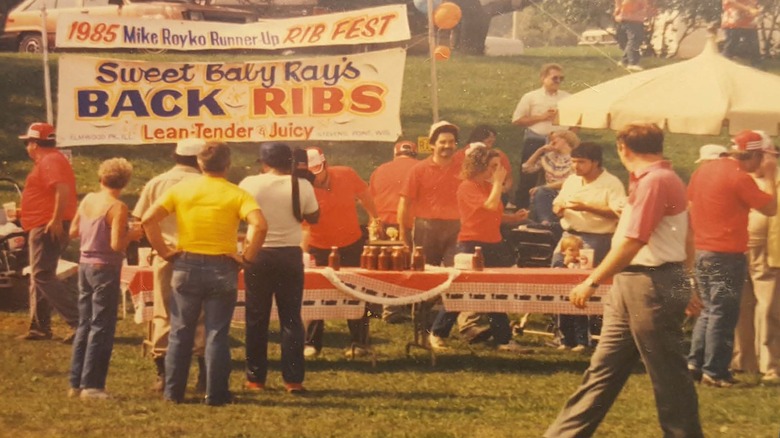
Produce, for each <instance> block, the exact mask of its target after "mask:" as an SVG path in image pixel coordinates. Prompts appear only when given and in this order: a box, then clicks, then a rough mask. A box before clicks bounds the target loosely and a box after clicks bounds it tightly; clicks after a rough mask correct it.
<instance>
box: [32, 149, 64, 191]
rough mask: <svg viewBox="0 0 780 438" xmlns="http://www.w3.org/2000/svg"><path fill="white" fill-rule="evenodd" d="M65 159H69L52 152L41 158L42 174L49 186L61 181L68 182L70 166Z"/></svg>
mask: <svg viewBox="0 0 780 438" xmlns="http://www.w3.org/2000/svg"><path fill="white" fill-rule="evenodd" d="M63 161H67V158H65V157H63V156H59V157H58V156H56V155H54V154H50V155H49V156H47V157H46V158H45V159H43V160H41V163H40V164H39V166H40V168H41V173H40V175H41V177H42V178H43V181H44V183H45V184H46V187H47V188H52V187H54V186H55V185H57V184H59V183H67V182H68V181H69V178H68V173H69V172H68V166H67V163H65V162H63Z"/></svg>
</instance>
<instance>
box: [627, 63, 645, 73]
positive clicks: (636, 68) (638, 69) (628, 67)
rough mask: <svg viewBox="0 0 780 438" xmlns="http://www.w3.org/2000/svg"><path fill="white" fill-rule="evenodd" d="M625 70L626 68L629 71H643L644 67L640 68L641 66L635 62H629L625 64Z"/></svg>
mask: <svg viewBox="0 0 780 438" xmlns="http://www.w3.org/2000/svg"><path fill="white" fill-rule="evenodd" d="M626 70H628V71H630V72H637V71H643V70H644V68H642V67H641V66H639V65H636V64H631V65H629V66H626Z"/></svg>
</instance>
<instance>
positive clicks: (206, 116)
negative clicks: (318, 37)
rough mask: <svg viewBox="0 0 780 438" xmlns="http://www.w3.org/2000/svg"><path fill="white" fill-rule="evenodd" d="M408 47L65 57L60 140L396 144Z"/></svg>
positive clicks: (85, 142)
mask: <svg viewBox="0 0 780 438" xmlns="http://www.w3.org/2000/svg"><path fill="white" fill-rule="evenodd" d="M405 61H406V52H405V50H403V49H390V50H383V51H378V52H369V53H363V54H355V55H341V56H330V57H316V58H309V59H289V60H279V61H267V62H245V63H235V64H233V63H223V62H214V63H201V62H178V63H160V62H142V61H128V60H116V59H100V58H93V57H85V56H76V55H62V56H61V57H60V63H59V66H60V68H59V71H60V74H59V91H58V101H59V111H58V117H57V144H58V145H60V146H79V145H95V144H139V143H171V142H176V141H178V140H181V139H183V138H190V137H198V138H202V139H206V140H219V141H227V142H248V141H269V140H363V141H395V140H396V139H397V138H398V136H399V135H400V134H401V120H400V105H401V89H402V82H403V73H404V65H405Z"/></svg>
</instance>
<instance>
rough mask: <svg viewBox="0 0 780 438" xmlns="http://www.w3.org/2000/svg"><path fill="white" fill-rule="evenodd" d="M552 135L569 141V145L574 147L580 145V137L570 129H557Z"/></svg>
mask: <svg viewBox="0 0 780 438" xmlns="http://www.w3.org/2000/svg"><path fill="white" fill-rule="evenodd" d="M550 135H551V136H555V137H558V138H561V139H563V141H565V142H566V143H568V144H569V147H570V148H572V149H574V148H576V147H577V146H579V145H580V138H579V137H577V134H575V133H574V132H572V131H569V130H564V131H555V132H553V133H552V134H550Z"/></svg>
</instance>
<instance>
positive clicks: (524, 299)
mask: <svg viewBox="0 0 780 438" xmlns="http://www.w3.org/2000/svg"><path fill="white" fill-rule="evenodd" d="M323 273H324V271H323V270H322V269H307V270H306V275H305V280H304V295H303V306H302V311H301V314H302V316H303V318H304V319H305V320H309V319H355V318H360V317H361V316H362V315H363V307H364V301H361V300H359V299H357V298H355V297H354V296H352V295H350V294H348V293H345V292H343V291H341V290H338V289H337V288H336V287H335V286H334V285H333V284H331V282H330V281H329V280H328V279H327V278H326V276H325V275H323ZM588 274H589V271H584V270H575V269H552V268H493V269H485V270H484V271H481V272H473V271H463V272H461V273H460V274H459V275H458V276H457V277H456V278H455V279H454V281H453V282H452V284H451V285H450V287H449V288H447V289H446V290H445V291H444V293H443V294H442V295H441V297H442V300H443V302H444V307H445V308H446V309H447V310H450V311H472V312H507V313H569V314H600V313H602V309H603V304H602V298H603V294H605V293H606V289H607V288H606V287H602V288H600V289H599V290H598V291H597V293H596V295H594V296H593V297H592V298H591V301H590V303H589V305H588V306H587V308H585V309H577V308H575V307H574V306H572V305H571V304H570V303H569V301H568V295H569V291H570V290H571V288H572V286H574V285H576V284H578V283H580V282H582V281H583V280H585V279H586V278H587V276H588ZM336 275H337V276H338V278H339V280H341V281H342V282H343V283H345V284H347V285H349V286H350V287H354V288H356V289H359V290H361V291H362V292H364V293H366V294H368V295H374V296H377V297H409V296H415V295H421V294H423V293H425V292H426V291H428V290H430V289H433V288H435V287H437V286H439V285H441V284H442V283H444V282H445V281H446V280H447V278H448V273H447V272H443V271H435V272H433V271H424V272H417V271H404V272H396V271H368V270H365V269H356V268H355V269H352V268H346V269H342V270H341V271H339V272H337V273H336ZM152 280H153V274H152V271H151V268H150V267H139V266H126V267H125V268H124V269H123V271H122V281H123V283H124V284H126V287H127V289H128V290H129V291H130V293H131V294H132V296H133V303H134V305H135V307H136V313H137V314H136V320H137V321H138V322H141V321H148V320H151V318H152V305H153V296H152ZM244 297H245V293H244V282H243V275H241V276H240V277H239V291H238V303H237V305H236V310H235V312H234V315H233V319H234V320H236V321H243V320H244V302H245V301H244ZM272 317H273V318H275V317H276V311H275V310H273V311H272Z"/></svg>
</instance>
